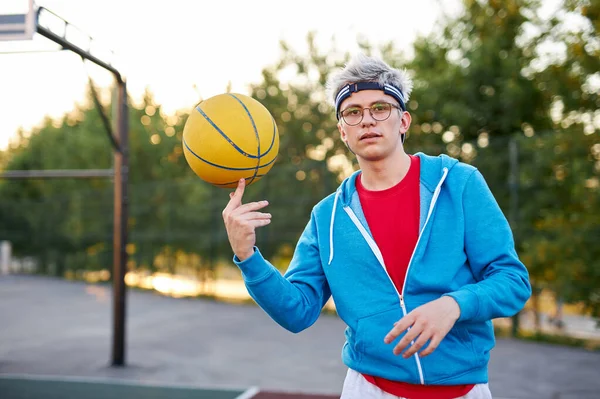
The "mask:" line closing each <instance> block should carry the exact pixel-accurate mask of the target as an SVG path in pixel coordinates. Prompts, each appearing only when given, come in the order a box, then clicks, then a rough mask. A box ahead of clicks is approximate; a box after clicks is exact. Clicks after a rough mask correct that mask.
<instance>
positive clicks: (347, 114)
mask: <svg viewBox="0 0 600 399" xmlns="http://www.w3.org/2000/svg"><path fill="white" fill-rule="evenodd" d="M362 117H363V110H362V109H361V108H358V107H350V108H346V109H345V110H343V111H342V118H344V121H345V122H346V123H347V124H349V125H358V124H359V123H360V121H361V120H362Z"/></svg>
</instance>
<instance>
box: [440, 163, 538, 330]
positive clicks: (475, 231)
mask: <svg viewBox="0 0 600 399" xmlns="http://www.w3.org/2000/svg"><path fill="white" fill-rule="evenodd" d="M463 207H464V217H465V219H464V220H465V251H466V254H467V258H468V262H469V265H470V267H471V270H472V272H473V274H474V276H475V278H476V279H477V280H478V283H475V284H469V285H466V286H464V287H462V288H461V289H459V290H457V291H454V292H451V293H448V294H447V295H448V296H451V297H452V298H454V299H455V300H456V302H457V303H458V305H459V307H460V318H459V321H485V320H491V319H493V318H496V317H509V316H512V315H514V314H516V313H517V312H519V311H520V310H521V309H522V308H523V306H525V302H527V300H528V299H529V296H530V295H531V285H530V283H529V274H528V272H527V269H526V268H525V266H524V265H523V263H521V261H520V260H519V257H518V255H517V253H516V251H515V245H514V240H513V236H512V231H511V229H510V226H509V224H508V221H507V220H506V218H505V217H504V214H503V213H502V210H501V209H500V207H499V206H498V203H497V202H496V199H495V198H494V196H493V194H492V192H491V191H490V189H489V187H488V186H487V184H486V182H485V180H484V178H483V176H482V175H481V173H480V172H479V171H478V170H475V171H474V172H473V173H472V174H471V176H470V177H469V179H468V181H467V184H466V187H465V191H464V193H463Z"/></svg>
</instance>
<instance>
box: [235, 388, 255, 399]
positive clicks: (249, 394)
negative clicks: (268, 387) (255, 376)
mask: <svg viewBox="0 0 600 399" xmlns="http://www.w3.org/2000/svg"><path fill="white" fill-rule="evenodd" d="M258 392H259V389H258V387H250V388H248V389H247V390H246V392H243V393H242V394H241V395H239V396H236V397H235V399H252V398H253V397H255V396H256V394H257V393H258Z"/></svg>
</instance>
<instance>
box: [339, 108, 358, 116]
mask: <svg viewBox="0 0 600 399" xmlns="http://www.w3.org/2000/svg"><path fill="white" fill-rule="evenodd" d="M360 111H361V109H360V108H348V109H347V110H345V111H344V112H343V114H344V116H356V115H359V114H360Z"/></svg>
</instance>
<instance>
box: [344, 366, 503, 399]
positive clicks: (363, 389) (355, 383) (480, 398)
mask: <svg viewBox="0 0 600 399" xmlns="http://www.w3.org/2000/svg"><path fill="white" fill-rule="evenodd" d="M365 398H369V399H406V398H402V397H400V396H394V395H392V394H389V393H387V392H385V391H382V390H381V389H379V388H378V387H377V386H375V385H373V384H371V383H370V382H369V381H367V380H366V379H365V377H363V376H362V374H360V373H358V372H356V371H354V370H352V369H348V373H347V374H346V379H345V380H344V388H343V389H342V396H341V397H340V399H365ZM457 399H492V393H491V392H490V388H489V386H488V384H477V385H475V386H474V387H473V389H471V391H469V393H468V394H466V395H465V396H461V397H460V398H457Z"/></svg>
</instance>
